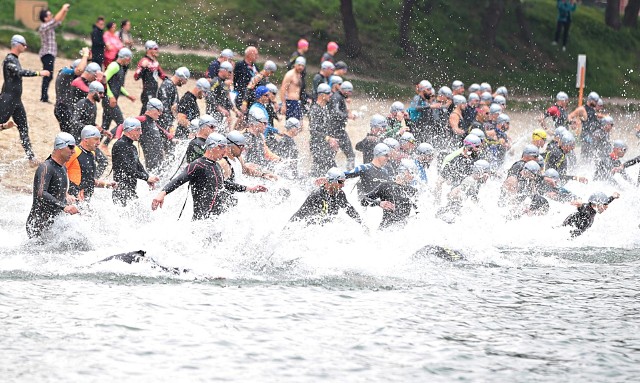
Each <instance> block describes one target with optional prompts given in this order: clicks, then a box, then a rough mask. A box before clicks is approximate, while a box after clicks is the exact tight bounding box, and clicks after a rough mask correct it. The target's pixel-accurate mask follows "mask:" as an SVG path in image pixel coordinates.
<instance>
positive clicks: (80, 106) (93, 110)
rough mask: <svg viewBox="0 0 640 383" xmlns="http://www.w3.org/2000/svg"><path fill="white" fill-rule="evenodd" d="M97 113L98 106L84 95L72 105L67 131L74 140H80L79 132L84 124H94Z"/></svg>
mask: <svg viewBox="0 0 640 383" xmlns="http://www.w3.org/2000/svg"><path fill="white" fill-rule="evenodd" d="M97 115H98V107H97V106H96V104H95V103H94V102H91V100H89V99H88V98H86V97H85V98H83V99H82V100H80V101H78V102H77V103H76V104H75V105H74V108H73V115H72V117H71V123H70V124H69V125H70V131H69V133H70V134H71V135H72V136H73V137H74V138H75V139H76V142H80V133H81V132H82V128H84V127H85V125H92V126H96V117H97Z"/></svg>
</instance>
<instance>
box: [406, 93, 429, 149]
mask: <svg viewBox="0 0 640 383" xmlns="http://www.w3.org/2000/svg"><path fill="white" fill-rule="evenodd" d="M430 102H431V97H430V98H425V97H423V96H421V95H419V94H416V95H415V96H413V100H412V101H411V105H410V106H409V116H410V117H411V120H410V128H411V132H412V133H413V135H414V136H415V138H416V141H417V142H431V139H432V136H433V129H432V127H433V112H432V111H431V105H430Z"/></svg>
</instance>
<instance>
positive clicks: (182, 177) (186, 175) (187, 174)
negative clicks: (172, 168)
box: [162, 164, 195, 194]
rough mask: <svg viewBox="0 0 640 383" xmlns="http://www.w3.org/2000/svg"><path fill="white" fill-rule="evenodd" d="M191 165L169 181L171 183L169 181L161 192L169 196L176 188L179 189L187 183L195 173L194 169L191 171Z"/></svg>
mask: <svg viewBox="0 0 640 383" xmlns="http://www.w3.org/2000/svg"><path fill="white" fill-rule="evenodd" d="M191 165H192V164H189V165H188V166H187V167H186V168H184V170H182V171H181V172H180V174H178V175H177V176H175V177H173V178H172V179H171V181H169V183H168V184H166V185H164V187H163V188H162V191H163V192H166V193H167V194H169V193H171V192H172V191H174V190H176V189H177V188H179V187H180V186H182V185H184V184H185V183H187V182H189V181H190V180H191V176H192V175H193V174H194V172H195V169H193V168H192V166H191Z"/></svg>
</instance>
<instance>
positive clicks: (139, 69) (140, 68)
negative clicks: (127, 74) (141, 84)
mask: <svg viewBox="0 0 640 383" xmlns="http://www.w3.org/2000/svg"><path fill="white" fill-rule="evenodd" d="M147 61H149V59H148V58H146V57H143V58H141V59H140V61H138V66H137V67H136V71H135V72H133V79H134V80H136V81H138V80H140V75H141V74H142V71H143V70H145V69H147V68H146V67H143V66H142V64H143V63H145V62H147Z"/></svg>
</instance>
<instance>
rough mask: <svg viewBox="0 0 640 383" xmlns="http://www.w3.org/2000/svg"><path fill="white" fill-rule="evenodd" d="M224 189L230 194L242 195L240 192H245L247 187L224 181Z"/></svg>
mask: <svg viewBox="0 0 640 383" xmlns="http://www.w3.org/2000/svg"><path fill="white" fill-rule="evenodd" d="M224 187H225V188H226V189H227V190H231V191H232V192H241V193H242V192H246V191H247V187H246V186H244V185H240V184H237V183H235V182H233V181H229V180H225V181H224Z"/></svg>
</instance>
